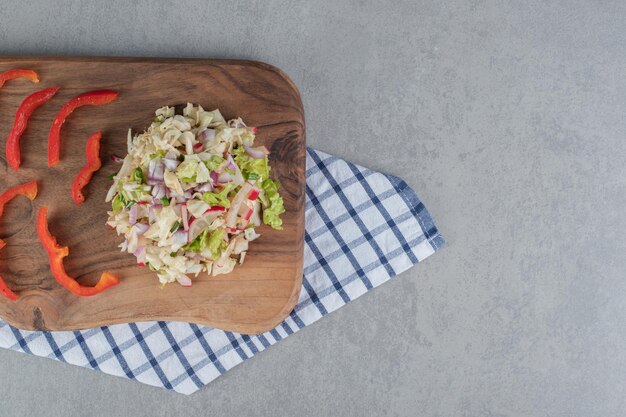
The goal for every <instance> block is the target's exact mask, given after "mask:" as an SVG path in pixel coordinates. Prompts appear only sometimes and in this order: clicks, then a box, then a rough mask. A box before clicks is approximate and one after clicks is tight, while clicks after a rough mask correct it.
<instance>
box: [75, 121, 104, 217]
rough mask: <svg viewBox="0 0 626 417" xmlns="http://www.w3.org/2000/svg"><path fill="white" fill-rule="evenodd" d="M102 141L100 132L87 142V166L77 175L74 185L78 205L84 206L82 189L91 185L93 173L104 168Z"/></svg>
mask: <svg viewBox="0 0 626 417" xmlns="http://www.w3.org/2000/svg"><path fill="white" fill-rule="evenodd" d="M100 139H102V132H100V131H98V132H96V133H94V134H93V135H91V136H90V137H89V139H88V140H87V147H86V152H87V164H86V165H85V166H84V167H83V168H82V169H81V170H80V172H79V173H78V175H76V178H75V179H74V184H73V185H72V198H73V199H74V202H75V203H76V204H83V202H84V201H85V196H84V195H83V193H82V189H83V187H84V186H85V185H87V184H89V181H91V177H92V175H93V173H94V172H96V171H97V170H99V169H100V167H101V166H102V163H101V162H100Z"/></svg>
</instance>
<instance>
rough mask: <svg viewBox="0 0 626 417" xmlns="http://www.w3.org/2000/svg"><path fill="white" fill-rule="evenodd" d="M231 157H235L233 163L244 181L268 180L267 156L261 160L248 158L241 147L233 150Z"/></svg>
mask: <svg viewBox="0 0 626 417" xmlns="http://www.w3.org/2000/svg"><path fill="white" fill-rule="evenodd" d="M233 155H235V162H236V163H237V166H238V167H239V169H240V170H241V173H242V174H243V177H244V178H245V179H246V180H249V181H251V180H253V179H261V180H264V179H266V178H269V176H270V166H269V164H268V158H267V156H266V157H265V158H263V159H254V158H250V156H249V155H248V154H247V153H246V150H245V149H244V148H243V146H239V147H237V148H234V149H233Z"/></svg>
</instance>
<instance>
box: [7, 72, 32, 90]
mask: <svg viewBox="0 0 626 417" xmlns="http://www.w3.org/2000/svg"><path fill="white" fill-rule="evenodd" d="M16 78H28V79H29V80H31V81H32V82H34V83H35V84H38V83H39V77H38V76H37V73H36V72H35V71H33V70H23V69H13V70H8V71H4V72H3V73H0V88H2V86H3V85H4V83H5V82H7V81H9V80H14V79H16Z"/></svg>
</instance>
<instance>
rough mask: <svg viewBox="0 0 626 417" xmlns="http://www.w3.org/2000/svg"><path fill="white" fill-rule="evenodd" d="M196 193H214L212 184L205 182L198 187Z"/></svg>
mask: <svg viewBox="0 0 626 417" xmlns="http://www.w3.org/2000/svg"><path fill="white" fill-rule="evenodd" d="M196 191H198V192H200V193H206V192H208V191H213V186H212V185H211V183H210V182H205V183H204V184H202V185H200V186H198V187H196Z"/></svg>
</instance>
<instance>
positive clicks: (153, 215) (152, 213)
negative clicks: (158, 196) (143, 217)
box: [148, 204, 163, 223]
mask: <svg viewBox="0 0 626 417" xmlns="http://www.w3.org/2000/svg"><path fill="white" fill-rule="evenodd" d="M162 208H163V206H162V205H160V204H153V205H151V206H150V208H149V209H148V221H149V222H150V223H154V222H155V221H156V219H157V216H156V211H157V210H160V209H162Z"/></svg>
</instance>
